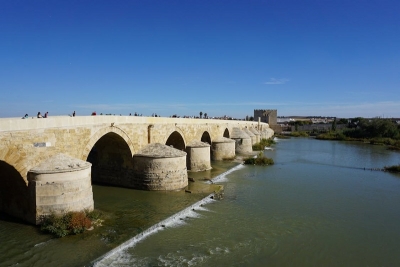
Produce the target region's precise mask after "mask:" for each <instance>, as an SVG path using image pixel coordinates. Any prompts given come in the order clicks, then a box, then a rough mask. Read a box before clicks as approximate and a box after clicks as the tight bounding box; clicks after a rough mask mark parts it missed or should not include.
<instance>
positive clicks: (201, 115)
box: [200, 111, 203, 119]
mask: <svg viewBox="0 0 400 267" xmlns="http://www.w3.org/2000/svg"><path fill="white" fill-rule="evenodd" d="M201 117H203V112H202V111H200V119H201Z"/></svg>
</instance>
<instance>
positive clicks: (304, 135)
mask: <svg viewBox="0 0 400 267" xmlns="http://www.w3.org/2000/svg"><path fill="white" fill-rule="evenodd" d="M290 136H292V137H308V136H309V134H308V133H307V132H290Z"/></svg>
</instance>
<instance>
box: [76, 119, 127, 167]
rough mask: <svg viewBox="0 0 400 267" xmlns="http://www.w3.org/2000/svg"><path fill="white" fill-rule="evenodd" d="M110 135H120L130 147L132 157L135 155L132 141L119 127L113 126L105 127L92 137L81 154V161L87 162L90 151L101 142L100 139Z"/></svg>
mask: <svg viewBox="0 0 400 267" xmlns="http://www.w3.org/2000/svg"><path fill="white" fill-rule="evenodd" d="M108 133H115V134H117V135H119V136H120V137H121V138H122V139H123V140H124V141H125V143H126V144H127V145H128V147H129V150H130V153H131V156H133V154H134V147H133V143H132V141H131V139H130V138H129V136H128V134H127V133H125V132H124V131H123V130H121V129H120V128H118V127H115V126H111V127H105V128H102V129H100V130H98V131H97V132H96V133H95V134H94V135H93V136H92V137H90V140H89V142H88V143H87V144H86V146H85V148H84V149H83V152H82V153H81V159H82V160H86V159H87V158H88V156H89V153H90V151H91V150H92V149H93V147H94V145H95V144H96V143H97V141H99V139H100V138H102V137H103V136H104V135H106V134H108Z"/></svg>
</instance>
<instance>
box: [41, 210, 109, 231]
mask: <svg viewBox="0 0 400 267" xmlns="http://www.w3.org/2000/svg"><path fill="white" fill-rule="evenodd" d="M100 217H101V212H100V211H97V210H94V211H80V212H67V213H65V214H62V215H56V214H50V215H47V216H43V217H42V218H41V223H40V230H41V231H42V232H45V233H49V234H52V235H54V236H56V237H64V236H67V235H76V234H80V233H83V232H84V231H85V230H88V229H89V228H91V227H92V222H93V221H95V220H98V219H99V218H100Z"/></svg>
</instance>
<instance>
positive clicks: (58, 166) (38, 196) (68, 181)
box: [28, 154, 94, 224]
mask: <svg viewBox="0 0 400 267" xmlns="http://www.w3.org/2000/svg"><path fill="white" fill-rule="evenodd" d="M90 174H91V164H90V163H89V162H86V161H83V160H79V159H74V158H71V157H69V156H66V155H64V154H58V155H56V156H54V157H52V158H50V159H48V160H46V161H44V162H42V163H41V164H40V165H39V166H37V167H35V168H33V169H31V170H30V171H29V172H28V181H29V184H28V190H29V195H30V200H31V201H30V206H31V211H32V213H31V217H30V218H29V219H28V220H29V221H30V222H31V223H34V224H39V223H40V222H41V217H42V216H45V215H50V214H52V213H54V214H64V213H67V212H70V211H83V210H88V211H92V210H93V208H94V203H93V192H92V183H91V177H90Z"/></svg>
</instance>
